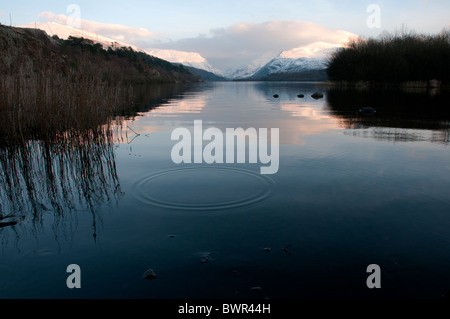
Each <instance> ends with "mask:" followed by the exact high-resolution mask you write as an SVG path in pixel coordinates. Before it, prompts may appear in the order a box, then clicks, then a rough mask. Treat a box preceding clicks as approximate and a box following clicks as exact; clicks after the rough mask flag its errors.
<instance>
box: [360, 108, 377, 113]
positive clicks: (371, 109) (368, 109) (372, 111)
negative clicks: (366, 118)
mask: <svg viewBox="0 0 450 319" xmlns="http://www.w3.org/2000/svg"><path fill="white" fill-rule="evenodd" d="M376 112H377V110H375V109H374V108H371V107H368V106H366V107H363V108H361V109H359V113H362V114H364V115H373V114H375V113H376Z"/></svg>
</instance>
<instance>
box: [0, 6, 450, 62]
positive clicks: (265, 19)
mask: <svg viewBox="0 0 450 319" xmlns="http://www.w3.org/2000/svg"><path fill="white" fill-rule="evenodd" d="M75 18H77V19H78V18H79V19H80V20H76V19H75ZM46 21H54V22H59V23H66V24H67V23H68V21H69V23H72V22H73V21H81V22H80V23H79V25H80V26H81V28H83V29H86V30H88V31H92V32H96V33H98V34H101V35H104V36H107V37H111V38H114V39H116V40H118V41H122V42H125V43H129V44H132V45H136V46H138V47H140V48H143V49H149V48H159V49H176V50H182V51H194V52H198V53H200V54H201V55H202V56H204V57H205V58H207V59H208V60H209V61H210V62H211V63H212V64H213V65H215V66H218V67H219V68H221V69H224V68H227V67H237V66H238V65H240V64H243V63H247V62H250V61H252V60H254V59H257V58H258V57H259V56H261V55H263V54H267V53H268V52H269V51H282V50H290V49H293V48H296V47H301V46H304V45H307V44H310V43H312V42H314V41H327V42H338V41H343V39H346V38H347V36H349V35H357V36H363V37H369V36H373V37H374V36H377V35H379V34H381V33H382V32H383V31H388V32H394V31H396V30H399V29H401V28H402V27H406V28H407V29H409V30H414V31H415V32H418V33H437V32H440V31H441V30H442V29H443V28H450V0H409V1H407V0H389V1H388V0H380V1H378V0H370V1H350V0H335V1H329V0H316V1H311V0H308V1H304V0H269V1H267V0H226V1H225V0H221V1H217V0H208V1H204V0H202V1H199V0H184V1H180V0H165V1H161V0H150V1H138V0H132V1H116V0H109V1H98V0H97V1H92V0H89V1H84V0H83V1H75V0H71V1H55V0H40V1H23V0H14V1H3V3H2V4H1V5H0V23H2V24H5V25H10V24H12V25H14V26H19V25H25V24H28V23H33V22H46ZM77 25H78V24H77Z"/></svg>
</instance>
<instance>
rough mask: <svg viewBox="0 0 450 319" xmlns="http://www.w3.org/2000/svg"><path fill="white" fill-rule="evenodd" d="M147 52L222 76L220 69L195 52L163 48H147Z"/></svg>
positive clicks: (172, 61)
mask: <svg viewBox="0 0 450 319" xmlns="http://www.w3.org/2000/svg"><path fill="white" fill-rule="evenodd" d="M146 52H147V54H150V55H153V56H155V57H157V58H160V59H163V60H166V61H169V62H171V63H180V64H183V65H186V66H190V67H193V68H196V69H201V70H205V71H208V72H211V73H214V74H216V75H220V76H223V73H222V71H220V70H218V69H216V68H215V67H213V66H212V65H211V64H210V63H209V62H208V60H206V59H205V58H204V57H202V56H201V55H200V54H199V53H197V52H185V51H177V50H163V49H147V50H146Z"/></svg>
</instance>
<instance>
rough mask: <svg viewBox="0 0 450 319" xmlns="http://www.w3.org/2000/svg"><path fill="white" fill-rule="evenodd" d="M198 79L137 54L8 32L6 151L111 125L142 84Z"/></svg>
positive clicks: (1, 65)
mask: <svg viewBox="0 0 450 319" xmlns="http://www.w3.org/2000/svg"><path fill="white" fill-rule="evenodd" d="M193 81H199V78H198V77H196V76H194V75H192V74H191V73H190V72H189V71H188V70H186V69H185V68H184V67H183V66H180V65H173V64H171V63H169V62H167V61H164V60H161V59H158V58H155V57H152V56H149V55H147V54H145V53H142V52H136V51H134V50H133V49H132V48H125V47H122V48H117V49H115V50H113V49H108V50H105V49H104V48H103V47H102V45H101V44H98V43H97V44H96V43H93V42H92V41H90V40H87V39H82V38H69V39H67V40H61V39H59V38H57V37H49V36H48V35H47V34H46V33H45V32H44V31H41V30H36V29H26V28H13V27H6V26H0V114H1V116H0V145H2V144H8V145H10V144H13V145H17V144H22V145H23V144H24V143H26V141H28V140H30V139H32V140H44V141H62V140H64V141H66V140H67V136H69V135H71V134H74V135H75V136H77V135H78V134H81V133H80V132H86V131H88V132H93V131H92V130H96V129H98V128H100V127H104V125H109V123H111V122H112V120H113V119H115V118H116V115H117V114H121V113H122V112H123V110H124V109H125V108H128V107H130V105H131V104H134V100H135V96H134V91H133V90H134V87H136V86H137V84H144V85H145V86H146V87H147V90H148V84H150V87H151V85H152V84H154V83H173V82H193ZM83 134H84V133H83Z"/></svg>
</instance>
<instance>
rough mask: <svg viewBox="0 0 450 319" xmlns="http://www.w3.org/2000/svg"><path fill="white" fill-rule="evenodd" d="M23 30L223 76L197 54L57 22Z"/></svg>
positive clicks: (25, 26)
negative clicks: (128, 50)
mask: <svg viewBox="0 0 450 319" xmlns="http://www.w3.org/2000/svg"><path fill="white" fill-rule="evenodd" d="M20 27H21V28H37V29H41V30H44V31H45V32H47V34H48V35H50V36H53V35H57V36H58V37H59V38H61V39H67V38H69V37H70V36H73V37H78V38H81V37H83V38H85V39H89V40H92V41H94V42H97V43H100V44H101V45H102V46H103V48H104V49H108V48H116V47H131V48H132V49H133V50H134V51H138V52H144V53H146V54H149V55H153V56H155V57H157V58H160V59H163V60H166V61H169V62H171V63H181V64H183V65H187V66H192V67H194V68H197V69H202V70H205V71H208V72H212V73H214V74H217V75H223V74H222V72H221V71H219V70H217V69H216V68H214V67H213V66H212V65H211V64H209V62H208V61H207V60H206V59H205V58H204V57H202V56H201V55H200V54H199V53H196V52H184V51H175V50H159V49H150V50H143V49H140V48H138V47H136V46H134V45H130V44H127V43H123V42H120V41H116V40H114V39H111V38H108V37H104V36H102V35H99V34H97V33H93V32H89V31H86V30H82V29H77V28H72V27H69V26H67V25H63V24H59V23H55V22H39V23H29V24H27V25H23V26H20Z"/></svg>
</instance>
